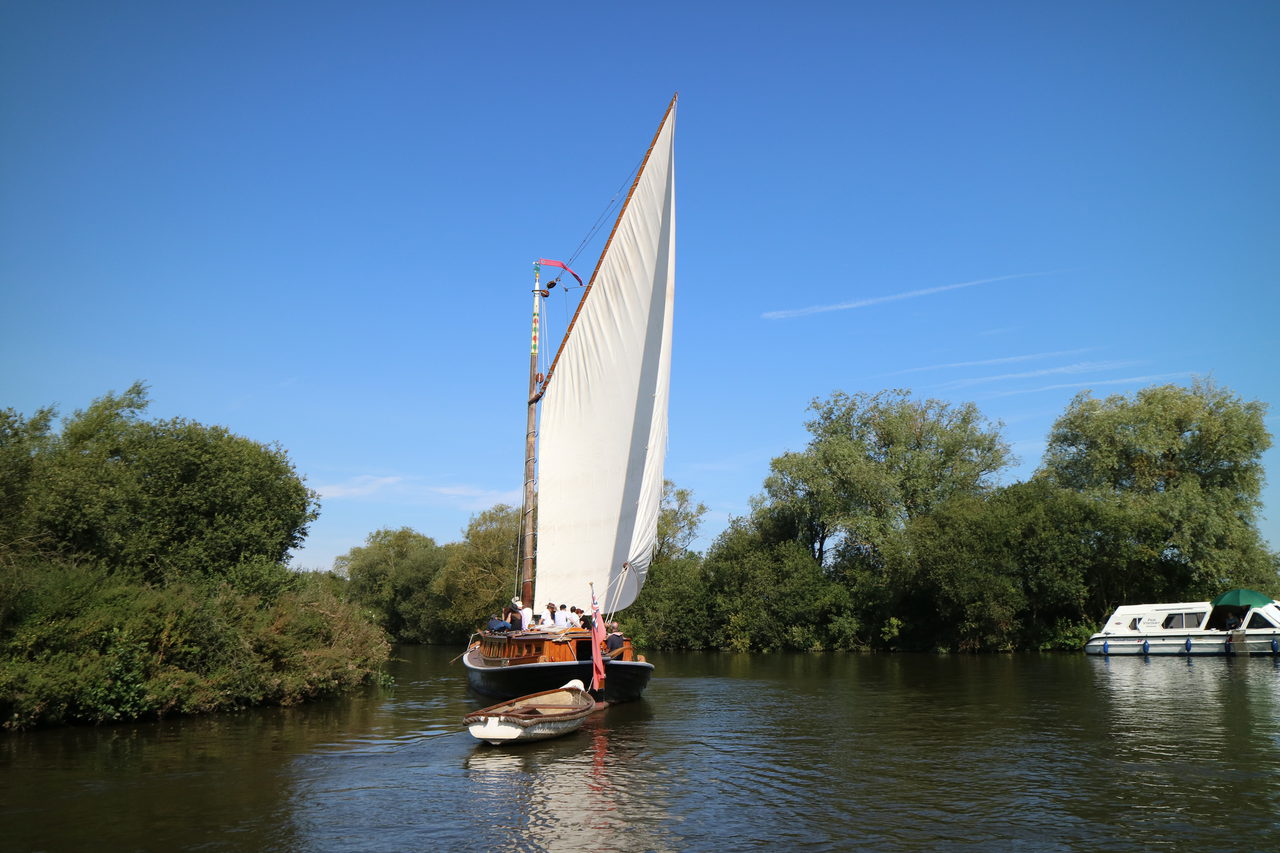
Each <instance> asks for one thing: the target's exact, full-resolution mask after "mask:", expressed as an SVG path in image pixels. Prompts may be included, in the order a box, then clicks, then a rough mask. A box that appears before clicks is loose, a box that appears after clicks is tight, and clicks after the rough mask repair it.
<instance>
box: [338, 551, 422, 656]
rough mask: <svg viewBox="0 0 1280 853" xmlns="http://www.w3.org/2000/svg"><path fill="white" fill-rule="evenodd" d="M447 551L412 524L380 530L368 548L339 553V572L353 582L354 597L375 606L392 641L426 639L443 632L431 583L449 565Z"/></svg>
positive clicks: (359, 601)
mask: <svg viewBox="0 0 1280 853" xmlns="http://www.w3.org/2000/svg"><path fill="white" fill-rule="evenodd" d="M445 553H446V552H445V549H443V548H441V547H440V546H439V545H437V544H436V543H435V540H433V539H431V538H430V537H429V536H424V535H422V534H421V533H419V532H418V531H416V530H413V529H411V528H408V527H401V528H399V529H398V530H375V531H374V532H373V533H370V534H369V536H368V537H367V538H366V539H365V544H364V546H363V547H357V548H352V549H351V550H350V551H348V552H347V553H346V554H343V555H342V556H341V557H338V558H337V559H336V560H335V561H334V570H335V571H337V572H338V573H339V574H341V575H345V576H346V577H347V578H348V580H349V581H350V585H349V587H348V595H349V596H350V597H351V599H352V600H353V601H356V602H358V603H359V604H362V605H364V606H365V607H368V608H370V609H372V610H373V611H374V613H375V614H377V618H378V621H379V622H380V623H381V624H382V626H383V628H385V629H386V631H387V633H388V634H390V635H391V637H392V638H393V639H395V640H398V641H400V642H407V643H415V642H416V643H421V642H425V641H427V640H428V639H429V638H431V637H432V636H434V635H436V634H437V633H438V632H439V631H438V621H439V620H438V618H437V617H438V613H437V610H438V606H437V603H436V602H435V601H434V600H433V599H432V597H431V585H432V583H433V582H434V581H435V579H436V576H437V575H438V574H439V573H440V570H441V569H443V568H444V564H445Z"/></svg>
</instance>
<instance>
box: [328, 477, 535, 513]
mask: <svg viewBox="0 0 1280 853" xmlns="http://www.w3.org/2000/svg"><path fill="white" fill-rule="evenodd" d="M316 491H317V492H319V493H320V497H321V498H324V499H327V500H332V499H343V498H368V497H377V498H379V499H383V500H395V501H399V502H403V503H408V504H417V505H421V504H434V505H439V504H445V505H448V506H453V507H456V508H458V509H464V510H468V511H474V510H482V509H488V508H489V507H491V506H494V505H495V504H500V503H505V504H512V503H519V501H520V490H519V489H510V490H506V491H499V490H496V489H485V488H481V487H478V486H469V485H465V484H455V485H448V486H432V485H426V484H423V483H420V482H415V481H414V480H413V479H412V478H409V477H402V476H387V477H376V476H373V475H371V474H361V475H360V476H358V477H352V478H351V479H349V480H347V481H345V482H342V483H330V484H326V485H323V486H317V487H316Z"/></svg>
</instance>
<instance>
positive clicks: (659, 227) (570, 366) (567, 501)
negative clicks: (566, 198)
mask: <svg viewBox="0 0 1280 853" xmlns="http://www.w3.org/2000/svg"><path fill="white" fill-rule="evenodd" d="M674 131H675V106H674V103H673V104H672V107H671V109H670V110H669V111H668V113H667V116H666V118H665V119H664V121H663V123H662V127H661V128H659V130H658V134H657V136H656V137H655V138H654V143H653V147H652V149H651V150H650V152H649V155H648V158H647V160H646V162H645V164H644V166H643V167H642V171H641V174H640V176H639V178H638V179H637V182H636V184H635V187H634V189H633V191H632V194H631V197H630V199H629V201H628V203H627V204H626V207H625V208H624V210H623V211H622V215H621V217H620V219H619V220H618V224H617V226H616V228H615V230H614V234H613V236H612V238H611V239H610V241H609V243H608V245H607V246H606V247H605V254H604V256H603V257H602V258H601V259H600V264H599V267H598V269H597V272H596V275H595V277H594V282H593V284H592V286H591V288H590V289H589V290H588V291H587V293H586V295H585V296H584V300H583V303H582V306H581V308H580V311H579V314H578V317H577V319H576V321H575V323H574V325H573V328H572V329H571V330H570V333H569V337H568V339H567V340H566V342H565V344H564V348H563V350H562V352H561V353H560V355H559V358H558V361H557V362H556V364H555V366H554V369H553V371H552V373H551V376H550V378H549V380H548V385H547V391H546V395H545V396H544V397H543V400H542V421H541V427H540V429H539V453H538V539H537V577H536V583H537V586H536V591H535V593H534V596H535V599H536V602H535V610H538V609H540V608H542V607H543V606H544V605H546V603H547V602H554V603H556V604H557V605H559V604H570V605H573V604H577V605H578V606H581V607H583V608H584V609H589V608H590V605H591V598H590V595H591V591H590V587H589V584H594V585H595V591H596V594H597V595H598V596H599V599H600V604H601V609H602V610H604V611H605V612H613V611H617V610H621V609H622V608H624V607H626V606H628V605H629V604H631V603H632V602H633V601H635V599H636V596H637V595H638V594H639V593H640V587H641V585H642V584H643V583H644V577H645V573H646V572H647V571H648V569H649V562H650V560H651V559H652V555H653V547H654V542H655V540H656V538H657V526H658V512H659V505H660V502H661V499H662V484H663V476H662V463H663V458H664V456H665V455H666V448H667V400H668V396H669V388H670V377H671V320H672V303H673V297H674V293H675V162H674V159H673V148H674V145H673V136H674Z"/></svg>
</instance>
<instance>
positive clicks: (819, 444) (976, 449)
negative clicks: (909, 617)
mask: <svg viewBox="0 0 1280 853" xmlns="http://www.w3.org/2000/svg"><path fill="white" fill-rule="evenodd" d="M810 410H811V411H813V412H814V413H815V416H814V417H813V419H812V420H810V421H809V423H808V424H807V426H808V429H809V433H810V435H812V436H813V437H812V439H811V440H810V441H809V445H808V447H807V448H806V449H805V450H804V451H803V452H801V453H788V454H785V455H783V456H781V457H779V458H777V459H775V460H774V461H773V464H772V466H771V471H772V473H771V475H770V476H769V478H768V479H766V480H765V483H764V489H765V494H764V496H763V497H761V498H759V499H757V501H756V511H757V516H758V521H759V522H760V523H761V526H762V528H763V527H770V528H773V529H774V530H775V531H777V533H776V534H775V535H777V534H780V535H781V536H785V537H786V538H794V539H795V540H796V541H798V542H800V543H801V544H803V545H804V546H805V547H807V548H808V549H809V551H810V553H811V554H812V555H813V556H814V558H815V559H816V560H818V561H819V562H820V563H823V564H824V565H825V564H827V563H828V559H829V557H831V556H832V555H831V546H832V544H833V543H836V544H838V550H839V551H840V552H841V553H840V554H839V557H838V559H840V560H843V561H845V562H848V561H851V560H858V561H862V562H864V563H867V564H868V565H870V564H873V563H875V562H876V561H878V559H879V552H880V551H881V549H882V548H883V547H884V546H885V544H886V543H887V542H888V541H889V540H890V539H891V538H892V537H893V536H895V535H897V534H898V533H899V532H900V531H901V530H902V529H903V527H904V526H905V525H906V524H907V522H908V521H910V520H911V519H912V518H915V517H917V516H919V515H922V514H927V513H928V512H929V511H930V510H931V509H932V508H933V507H934V506H935V505H937V504H938V503H940V502H942V501H944V500H946V499H948V498H949V497H951V496H953V495H956V494H970V493H981V492H983V491H986V490H988V489H990V488H991V477H992V476H993V475H994V474H995V473H997V472H998V471H999V470H1000V469H1001V468H1003V467H1004V466H1005V465H1006V464H1007V463H1008V462H1009V448H1008V445H1007V444H1006V443H1005V442H1004V441H1003V439H1001V438H1000V435H999V431H998V425H991V424H989V423H987V422H986V420H985V419H984V418H982V416H981V414H980V413H979V412H978V410H977V408H976V407H975V406H973V405H972V404H965V405H962V406H955V405H952V404H949V403H944V402H940V401H938V400H914V399H912V398H911V395H910V392H906V391H882V392H880V393H878V394H874V395H872V394H855V395H852V396H851V395H848V394H844V393H842V392H837V393H835V394H833V395H832V396H831V398H830V399H828V400H815V401H814V402H813V404H812V405H811V406H810Z"/></svg>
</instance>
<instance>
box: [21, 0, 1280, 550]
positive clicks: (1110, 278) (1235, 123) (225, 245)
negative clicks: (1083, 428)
mask: <svg viewBox="0 0 1280 853" xmlns="http://www.w3.org/2000/svg"><path fill="white" fill-rule="evenodd" d="M1278 44H1280V3H1276V2H1271V0H1267V2H1230V3H1208V2H1197V3H1189V2H1169V0H1160V2H1057V3H1026V2H1007V3H996V2H992V3H983V2H973V3H954V2H904V3H872V2H842V3H812V2H794V3H776V2H769V3H764V2H735V3H689V2H683V3H664V2H657V3H645V4H634V3H599V2H593V3H580V4H566V3H559V4H557V3H540V4H532V3H516V2H492V3H443V2H435V3H432V2H425V0H424V2H371V3H361V4H356V3H337V2H314V0H313V2H298V3H284V2H254V3H247V2H227V3H216V4H207V3H206V4H192V3H171V2H146V1H145V0H134V2H88V0H84V2H57V0H52V2H34V0H31V1H30V2H12V0H10V2H5V3H3V4H2V5H0V98H2V99H3V101H2V103H0V287H2V288H3V292H2V296H3V300H2V301H0V305H3V310H2V311H0V359H3V361H2V363H3V372H2V373H0V406H4V407H13V408H16V409H18V410H19V411H22V412H26V413H30V412H32V411H33V410H35V409H36V408H37V407H39V406H41V405H49V404H53V405H56V406H58V408H59V409H60V411H61V412H63V413H64V414H70V413H71V412H72V411H74V410H75V409H78V408H82V407H84V406H85V405H87V404H88V403H89V402H90V401H91V400H92V399H93V398H95V397H97V396H100V395H102V394H103V393H105V392H107V391H108V390H116V391H120V390H123V389H124V388H126V387H127V386H128V385H129V384H130V383H131V382H133V381H134V380H138V379H141V380H144V381H146V382H147V383H149V385H150V388H151V395H152V399H153V403H152V407H151V410H150V415H151V416H153V417H173V416H179V415H180V416H184V417H188V418H191V419H194V420H198V421H201V422H203V423H208V424H221V425H225V426H227V427H228V428H230V429H231V430H233V431H234V432H237V433H239V434H242V435H245V436H248V437H250V438H253V439H256V440H259V441H264V442H279V443H280V444H281V445H282V446H283V447H284V448H286V449H287V450H288V452H289V454H290V457H291V458H292V460H293V461H294V463H295V465H296V466H297V468H298V470H299V471H300V473H302V474H303V475H304V476H305V477H306V479H307V482H308V484H309V485H311V486H312V487H313V488H315V489H317V490H319V491H320V492H321V493H322V495H323V500H322V504H323V506H322V514H321V517H320V520H319V521H318V522H316V524H315V525H314V526H313V528H312V532H311V536H310V538H309V540H308V544H307V547H306V548H305V549H304V550H303V551H302V552H301V553H300V554H299V555H298V557H297V563H298V565H300V566H303V567H320V568H327V567H329V566H330V565H331V563H332V561H333V558H334V557H335V556H337V555H339V554H341V553H344V552H345V551H347V550H348V549H350V548H351V547H353V546H356V545H359V544H361V542H362V541H363V539H364V537H365V536H366V535H368V533H370V532H371V531H373V530H375V529H378V528H380V527H399V526H411V527H413V528H415V529H417V530H419V531H421V532H423V533H426V534H428V535H430V536H432V537H434V538H435V539H436V540H437V541H440V542H447V541H456V540H457V539H459V538H460V537H461V532H462V530H463V528H464V527H465V525H466V523H467V519H468V518H469V517H470V516H471V515H472V514H474V513H476V512H478V511H479V510H482V509H485V508H488V507H489V506H492V505H493V504H495V503H497V502H500V501H509V502H516V501H518V498H519V488H520V484H521V468H522V464H523V459H522V457H523V441H524V432H523V430H524V397H525V388H526V384H527V376H526V368H527V358H528V357H527V345H528V326H529V318H528V309H529V305H528V303H529V289H530V278H529V275H530V264H531V262H532V261H533V260H534V259H536V258H538V257H540V256H541V257H552V258H559V257H564V256H566V255H568V254H570V253H571V252H572V251H573V250H574V248H575V247H576V246H577V245H578V243H579V241H580V239H581V238H582V237H583V235H584V234H585V233H586V231H587V230H588V228H589V227H590V226H591V224H592V222H593V221H594V220H595V218H596V216H597V214H599V212H600V211H601V210H602V208H603V207H604V206H605V204H606V203H607V202H608V200H609V198H610V197H611V196H612V194H613V192H614V190H615V189H616V188H617V187H618V186H619V185H620V184H621V183H622V182H623V181H624V179H625V178H626V175H627V173H628V172H629V171H630V169H631V168H632V167H633V166H634V165H635V163H636V162H637V161H638V160H639V158H640V156H641V155H642V154H643V152H644V148H645V147H646V146H647V144H648V142H649V139H650V137H651V135H652V133H653V132H654V130H655V128H656V127H657V123H658V120H659V119H660V118H661V115H662V111H663V109H664V108H665V106H666V103H667V100H668V99H669V98H670V96H671V93H672V92H674V91H677V90H678V91H679V92H680V109H679V123H678V130H677V140H676V146H677V148H676V152H677V181H678V190H677V192H678V226H679V235H678V240H677V248H678V259H677V265H678V272H677V306H676V336H675V350H674V353H675V354H674V364H675V367H674V372H673V380H672V383H673V384H672V387H673V392H672V393H673V396H672V403H671V443H670V453H669V456H668V462H667V476H668V477H669V478H670V479H672V480H674V481H675V482H676V483H677V484H678V485H680V486H682V487H686V488H689V489H692V490H693V492H694V494H695V496H696V498H698V499H699V500H701V501H703V502H704V503H706V504H707V505H708V506H709V507H710V509H711V512H710V514H709V515H708V518H707V523H706V526H705V528H704V531H703V532H704V539H703V542H702V544H703V545H705V544H706V542H707V541H709V540H710V539H711V538H713V537H714V536H715V535H716V534H717V533H718V532H719V531H720V530H721V529H723V527H724V525H725V523H726V521H727V519H728V518H729V517H730V516H733V515H741V514H744V513H745V512H747V511H748V501H749V499H750V497H751V496H752V495H753V494H755V493H757V492H759V490H760V487H761V483H762V481H763V478H764V477H765V475H766V474H767V471H768V465H769V461H770V459H772V458H773V457H775V456H777V455H779V454H781V453H783V452H785V451H787V450H798V449H801V448H802V447H803V445H804V443H805V441H806V437H807V434H806V432H805V430H804V421H805V420H806V418H807V412H806V406H807V404H808V403H809V401H811V400H812V399H814V398H816V397H825V396H827V395H829V394H831V393H832V392H833V391H835V390H844V391H848V392H851V393H852V392H858V391H876V390H879V389H882V388H888V387H909V388H911V389H912V390H913V391H914V392H915V393H916V394H917V395H919V396H922V397H937V398H941V399H946V400H951V401H955V402H961V401H970V400H971V401H973V402H975V403H976V404H977V405H978V406H979V407H980V408H981V409H982V411H983V412H984V413H985V414H986V415H987V416H988V417H990V418H991V419H993V420H1001V421H1003V422H1004V424H1005V429H1004V434H1005V436H1006V438H1007V439H1008V441H1009V442H1010V443H1011V444H1012V445H1013V446H1014V448H1015V451H1016V453H1017V454H1018V456H1019V457H1020V458H1021V460H1022V461H1021V465H1020V466H1019V467H1018V468H1017V469H1015V470H1013V471H1012V472H1010V474H1009V476H1008V478H1007V479H1009V480H1016V479H1022V478H1025V477H1026V476H1028V475H1029V474H1030V473H1031V471H1033V470H1034V468H1035V466H1036V465H1037V463H1038V462H1039V459H1040V455H1041V453H1042V451H1043V447H1044V441H1045V437H1046V435H1047V433H1048V431H1049V428H1050V425H1051V424H1052V422H1053V420H1054V419H1055V418H1056V417H1057V416H1058V415H1059V414H1061V413H1062V411H1063V410H1064V409H1065V407H1066V405H1067V403H1068V401H1069V400H1070V399H1071V397H1072V395H1074V394H1075V393H1077V392H1079V391H1081V390H1083V389H1092V390H1093V392H1094V393H1095V394H1096V395H1098V396H1103V395H1107V394H1112V393H1129V392H1132V391H1134V390H1136V389H1138V388H1140V387H1143V386H1145V385H1150V384H1155V383H1163V382H1175V383H1189V382H1190V380H1191V378H1192V377H1193V376H1212V378H1213V379H1214V380H1215V381H1216V382H1217V383H1219V384H1220V385H1224V386H1226V387H1228V388H1230V389H1232V390H1233V391H1234V392H1236V393H1237V394H1238V395H1240V396H1241V397H1243V398H1245V399H1250V400H1261V401H1263V402H1265V403H1267V404H1269V405H1270V406H1271V412H1270V414H1269V416H1268V421H1267V423H1268V428H1269V429H1270V430H1271V432H1272V433H1280V429H1277V426H1278V425H1280V381H1278V380H1277V373H1276V371H1277V366H1278V365H1280V345H1278V343H1277V333H1276V321H1277V319H1280V310H1278V305H1277V296H1276V289H1277V283H1278V279H1280V49H1277V45H1278ZM591 263H592V262H591V261H588V260H585V259H584V260H580V261H579V262H578V266H579V267H580V268H582V269H581V270H580V271H586V270H587V269H589V268H590V266H591ZM959 285H966V286H959ZM807 309H821V310H807ZM552 321H553V324H555V322H556V318H555V314H554V311H553V314H552ZM556 327H557V328H563V322H559V324H558V325H557V326H556ZM1266 462H1267V465H1268V469H1269V472H1270V476H1271V481H1272V482H1271V485H1269V486H1268V488H1267V491H1266V493H1265V500H1266V507H1265V508H1264V514H1265V516H1266V520H1265V522H1264V526H1263V530H1264V532H1265V533H1266V535H1267V536H1268V538H1269V540H1270V541H1271V543H1272V544H1273V546H1274V545H1280V524H1278V523H1280V451H1278V450H1272V451H1271V452H1269V453H1268V455H1267V457H1266Z"/></svg>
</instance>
